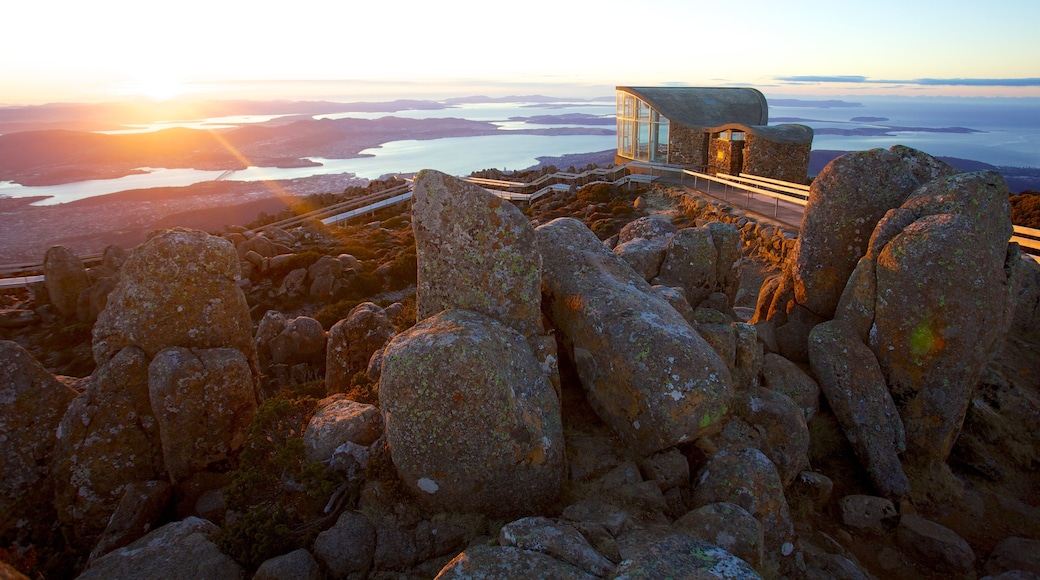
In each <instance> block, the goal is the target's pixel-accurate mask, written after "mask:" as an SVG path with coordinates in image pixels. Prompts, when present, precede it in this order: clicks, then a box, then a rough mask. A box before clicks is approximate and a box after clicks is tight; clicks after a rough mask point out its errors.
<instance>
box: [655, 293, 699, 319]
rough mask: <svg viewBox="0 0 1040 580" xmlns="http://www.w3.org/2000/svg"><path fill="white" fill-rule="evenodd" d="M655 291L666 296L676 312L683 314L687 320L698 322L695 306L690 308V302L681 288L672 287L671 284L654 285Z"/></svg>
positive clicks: (666, 299)
mask: <svg viewBox="0 0 1040 580" xmlns="http://www.w3.org/2000/svg"><path fill="white" fill-rule="evenodd" d="M652 288H653V290H654V292H657V294H658V295H659V296H660V297H661V298H664V299H665V301H667V302H668V304H670V305H671V306H672V308H674V309H675V311H676V312H678V313H679V314H681V315H682V317H683V319H685V320H686V322H689V323H690V324H691V325H694V324H696V323H697V322H696V318H695V315H694V311H693V308H690V303H689V302H687V301H686V295H684V294H683V293H682V292H681V291H680V290H679V289H677V288H672V287H671V286H660V285H658V286H653V287H652Z"/></svg>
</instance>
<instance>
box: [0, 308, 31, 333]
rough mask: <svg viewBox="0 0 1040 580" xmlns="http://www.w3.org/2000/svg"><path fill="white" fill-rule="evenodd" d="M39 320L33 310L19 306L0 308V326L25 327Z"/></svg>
mask: <svg viewBox="0 0 1040 580" xmlns="http://www.w3.org/2000/svg"><path fill="white" fill-rule="evenodd" d="M38 322H40V317H39V316H38V315H37V314H36V312H35V311H33V310H24V309H21V308H4V309H2V310H0V328H25V327H26V326H32V325H34V324H37V323H38Z"/></svg>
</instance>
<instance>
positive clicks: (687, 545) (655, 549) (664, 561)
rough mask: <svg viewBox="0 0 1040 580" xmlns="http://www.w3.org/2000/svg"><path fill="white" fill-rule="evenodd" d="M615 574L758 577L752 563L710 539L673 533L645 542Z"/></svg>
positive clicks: (699, 579)
mask: <svg viewBox="0 0 1040 580" xmlns="http://www.w3.org/2000/svg"><path fill="white" fill-rule="evenodd" d="M613 577H614V578H689V579H691V580H718V579H722V580H755V579H761V576H759V575H758V573H757V572H755V570H754V568H752V567H751V565H750V564H748V563H747V562H745V561H744V560H741V559H740V558H738V557H736V556H734V555H733V554H730V553H729V552H727V551H726V550H723V549H722V548H720V547H718V546H716V545H714V544H709V543H708V542H703V541H701V540H695V539H693V538H691V537H689V536H685V535H682V534H674V535H671V536H668V537H665V538H663V539H660V540H657V541H655V542H652V543H650V544H649V545H647V546H646V548H645V549H643V550H641V551H640V553H639V554H638V555H636V556H635V557H632V558H629V559H626V560H625V561H623V562H621V563H620V564H618V567H617V569H616V570H615V571H614V576H613Z"/></svg>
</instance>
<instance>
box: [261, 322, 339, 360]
mask: <svg viewBox="0 0 1040 580" xmlns="http://www.w3.org/2000/svg"><path fill="white" fill-rule="evenodd" d="M325 343H326V337H325V329H324V328H322V327H321V323H320V322H318V321H317V320H315V319H313V318H311V317H309V316H297V317H296V318H293V319H292V320H289V321H286V324H285V328H283V329H282V331H281V332H279V333H278V334H277V335H276V336H275V337H274V338H272V339H271V342H270V343H269V348H270V349H271V362H272V363H274V364H284V365H290V366H292V365H296V364H307V365H314V366H317V367H323V366H325Z"/></svg>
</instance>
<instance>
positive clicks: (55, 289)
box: [43, 246, 90, 318]
mask: <svg viewBox="0 0 1040 580" xmlns="http://www.w3.org/2000/svg"><path fill="white" fill-rule="evenodd" d="M43 280H44V282H45V283H46V284H47V294H48V295H49V296H50V301H51V302H50V303H51V304H53V305H54V307H55V308H57V309H58V312H59V313H61V315H62V316H64V317H66V318H70V317H73V316H76V306H77V304H78V302H79V295H80V294H81V293H82V292H83V291H84V290H86V289H87V288H90V278H89V277H88V276H87V269H86V268H85V267H84V266H83V262H82V261H81V260H80V259H79V258H78V257H77V256H76V254H73V253H72V250H70V249H68V248H66V247H65V246H53V247H51V248H50V249H49V250H47V253H46V254H45V255H44V258H43Z"/></svg>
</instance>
